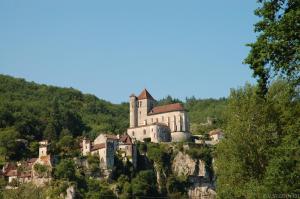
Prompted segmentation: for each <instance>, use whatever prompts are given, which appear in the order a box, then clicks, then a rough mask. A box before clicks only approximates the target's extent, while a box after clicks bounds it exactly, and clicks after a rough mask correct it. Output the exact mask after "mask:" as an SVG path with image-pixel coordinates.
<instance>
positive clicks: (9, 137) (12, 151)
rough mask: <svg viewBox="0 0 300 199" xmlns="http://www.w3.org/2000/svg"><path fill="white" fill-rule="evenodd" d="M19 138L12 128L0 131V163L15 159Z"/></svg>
mask: <svg viewBox="0 0 300 199" xmlns="http://www.w3.org/2000/svg"><path fill="white" fill-rule="evenodd" d="M19 136H20V135H19V133H18V132H17V131H16V130H15V129H13V128H5V129H0V161H5V160H7V159H11V158H16V154H17V152H18V150H17V146H18V144H17V139H18V138H19ZM0 164H1V162H0Z"/></svg>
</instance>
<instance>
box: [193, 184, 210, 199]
mask: <svg viewBox="0 0 300 199" xmlns="http://www.w3.org/2000/svg"><path fill="white" fill-rule="evenodd" d="M188 196H189V198H190V199H214V198H216V192H215V191H214V190H213V189H212V187H211V184H210V183H201V184H193V185H192V186H191V187H189V189H188Z"/></svg>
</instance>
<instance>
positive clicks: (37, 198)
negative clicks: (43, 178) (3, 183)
mask: <svg viewBox="0 0 300 199" xmlns="http://www.w3.org/2000/svg"><path fill="white" fill-rule="evenodd" d="M44 189H45V188H42V187H36V186H35V185H33V184H30V183H29V184H22V185H21V186H19V187H18V189H6V190H4V191H3V199H20V198H22V199H44V198H46V195H45V190H44Z"/></svg>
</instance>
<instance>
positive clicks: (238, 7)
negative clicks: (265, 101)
mask: <svg viewBox="0 0 300 199" xmlns="http://www.w3.org/2000/svg"><path fill="white" fill-rule="evenodd" d="M257 6H258V5H257V4H256V1H255V0H252V1H241V0H227V1H224V0H218V1H203V0H151V1H150V0H148V1H146V0H122V1H120V0H119V1H117V0H106V1H104V0H88V1H82V0H51V1H50V0H45V1H40V0H26V1H21V0H0V73H1V74H6V75H11V76H14V77H21V78H25V79H26V80H28V81H34V82H37V83H43V84H49V85H55V86H61V87H72V88H75V89H79V90H81V91H82V92H84V93H90V94H94V95H96V96H97V97H99V98H101V99H105V100H109V101H111V102H113V103H120V102H124V101H128V99H129V95H130V94H132V93H134V94H136V95H138V94H139V93H140V92H141V91H142V90H143V89H144V88H147V89H148V91H149V92H150V93H151V94H152V96H153V97H154V98H156V99H161V98H163V97H165V96H167V95H171V96H172V97H175V98H179V99H182V100H184V99H185V98H186V97H191V96H195V97H196V98H219V97H227V96H228V95H229V94H230V89H231V88H237V87H240V86H243V85H244V84H245V83H246V82H250V83H254V82H255V79H253V78H252V72H251V70H250V69H249V67H248V66H247V65H244V64H243V60H244V58H245V57H246V56H247V54H248V52H249V48H248V47H246V46H245V44H247V43H250V42H254V41H255V38H256V37H255V33H254V32H253V24H254V23H255V22H256V21H257V20H258V19H257V18H256V17H255V16H254V14H253V11H254V9H255V8H256V7H257Z"/></svg>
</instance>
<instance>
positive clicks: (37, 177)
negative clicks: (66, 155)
mask: <svg viewBox="0 0 300 199" xmlns="http://www.w3.org/2000/svg"><path fill="white" fill-rule="evenodd" d="M39 144H40V146H39V157H38V158H31V159H29V160H27V161H22V162H17V163H13V162H9V163H6V164H5V165H4V166H3V168H2V172H1V173H2V175H3V176H4V177H5V178H6V179H7V181H8V183H9V184H10V185H12V186H16V185H17V184H19V183H25V182H33V183H34V184H36V185H38V186H41V185H44V184H45V183H46V182H49V181H50V180H51V170H52V167H53V164H52V158H51V156H50V155H49V154H48V145H49V144H48V141H46V140H45V141H41V142H40V143H39ZM41 167H43V169H40V168H41Z"/></svg>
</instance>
